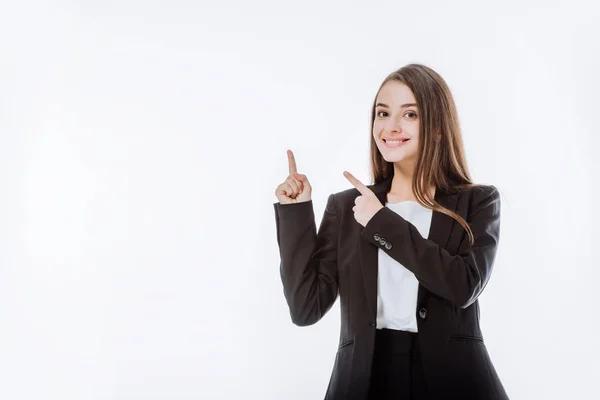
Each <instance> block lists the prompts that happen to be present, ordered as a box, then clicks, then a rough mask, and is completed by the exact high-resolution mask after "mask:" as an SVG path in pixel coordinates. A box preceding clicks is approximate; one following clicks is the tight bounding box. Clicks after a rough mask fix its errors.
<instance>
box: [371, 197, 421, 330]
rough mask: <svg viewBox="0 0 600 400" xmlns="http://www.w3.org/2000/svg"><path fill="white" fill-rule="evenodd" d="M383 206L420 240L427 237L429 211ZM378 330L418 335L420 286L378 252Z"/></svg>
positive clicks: (402, 205) (415, 206)
mask: <svg viewBox="0 0 600 400" xmlns="http://www.w3.org/2000/svg"><path fill="white" fill-rule="evenodd" d="M385 206H386V207H388V208H390V209H391V210H392V211H394V212H396V213H397V214H399V215H400V216H402V218H404V219H405V220H407V221H408V222H410V223H411V224H413V225H414V226H415V227H416V228H417V230H418V231H419V233H420V234H421V236H423V237H425V238H426V237H428V236H429V229H430V227H431V217H432V214H433V211H432V210H429V209H427V208H425V207H423V206H422V205H420V204H419V203H417V202H416V201H412V200H405V201H401V202H399V203H387V202H386V203H385ZM377 262H378V268H379V273H378V275H377V328H378V329H381V328H388V329H397V330H403V331H410V332H417V315H416V314H417V293H418V290H419V282H418V281H417V278H416V277H415V274H413V273H412V272H410V271H409V270H407V269H406V268H404V266H403V265H402V264H400V263H399V262H398V261H396V260H394V259H393V258H391V257H390V256H389V255H388V254H387V253H386V252H385V251H383V249H379V250H378V261H377Z"/></svg>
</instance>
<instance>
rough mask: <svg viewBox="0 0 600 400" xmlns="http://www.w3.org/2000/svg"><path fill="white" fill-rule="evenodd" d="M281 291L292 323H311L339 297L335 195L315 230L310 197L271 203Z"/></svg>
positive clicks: (321, 316) (325, 311)
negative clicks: (277, 248)
mask: <svg viewBox="0 0 600 400" xmlns="http://www.w3.org/2000/svg"><path fill="white" fill-rule="evenodd" d="M274 207H275V221H276V226H277V244H278V246H279V254H280V257H281V263H280V273H281V281H282V283H283V293H284V295H285V298H286V301H287V304H288V306H289V309H290V316H291V318H292V321H293V322H294V324H296V325H299V326H307V325H312V324H314V323H316V322H317V321H319V320H320V319H321V318H323V316H324V315H325V314H326V313H327V311H329V309H330V308H331V306H333V303H334V302H335V300H336V298H337V296H338V270H337V238H338V227H339V221H338V217H337V215H336V212H335V202H334V195H333V194H332V195H330V196H329V198H328V199H327V205H326V207H325V212H324V215H323V219H322V220H321V226H320V227H319V231H318V233H317V231H316V224H315V215H314V210H313V203H312V200H310V201H305V202H301V203H292V204H280V203H274Z"/></svg>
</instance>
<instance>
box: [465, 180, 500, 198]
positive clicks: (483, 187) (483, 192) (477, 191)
mask: <svg viewBox="0 0 600 400" xmlns="http://www.w3.org/2000/svg"><path fill="white" fill-rule="evenodd" d="M467 190H468V191H469V192H470V193H469V194H470V195H471V196H473V197H475V198H487V197H490V196H493V197H500V192H499V191H498V188H497V187H496V186H495V185H489V184H483V183H475V184H473V185H471V186H470V187H469V188H468V189H467Z"/></svg>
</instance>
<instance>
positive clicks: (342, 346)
mask: <svg viewBox="0 0 600 400" xmlns="http://www.w3.org/2000/svg"><path fill="white" fill-rule="evenodd" d="M352 344H354V339H352V340H347V341H345V342H344V343H342V344H341V345H340V347H338V351H340V350H342V349H343V348H345V347H348V346H350V345H352Z"/></svg>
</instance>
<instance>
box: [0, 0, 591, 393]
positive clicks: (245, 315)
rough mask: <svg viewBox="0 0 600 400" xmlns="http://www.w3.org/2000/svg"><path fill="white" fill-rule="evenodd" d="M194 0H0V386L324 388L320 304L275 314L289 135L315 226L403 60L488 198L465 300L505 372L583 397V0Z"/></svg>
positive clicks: (586, 269)
mask: <svg viewBox="0 0 600 400" xmlns="http://www.w3.org/2000/svg"><path fill="white" fill-rule="evenodd" d="M250 3H251V4H250ZM373 3H374V4H373ZM586 3H588V4H586ZM216 4H217V2H216V1H211V2H198V1H187V2H183V1H169V2H167V1H164V2H158V1H144V2H142V1H123V0H119V1H106V0H104V1H79V2H75V1H53V2H48V3H44V2H35V3H34V2H26V1H23V2H11V1H8V0H2V2H1V3H0V46H1V47H0V50H1V52H0V113H1V114H0V184H1V188H2V192H1V195H0V217H1V219H0V323H1V326H0V398H2V399H7V400H18V399H45V400H49V399H60V400H68V399H77V400H81V399H123V400H133V399H169V400H172V399H290V400H292V399H319V398H323V395H324V392H325V389H326V386H327V383H328V381H329V374H330V373H331V368H332V366H333V359H334V356H335V351H336V348H337V343H338V334H339V322H340V321H339V306H338V303H336V305H335V306H334V308H333V309H332V310H331V311H330V313H329V314H327V315H326V316H325V317H324V319H323V320H322V321H320V322H319V323H318V324H316V325H314V326H311V327H306V328H299V327H296V326H294V325H293V324H292V323H291V320H290V318H289V314H288V310H287V306H286V303H285V299H284V297H283V293H282V286H281V282H280V278H279V269H278V268H279V253H278V248H277V243H276V236H275V218H274V210H273V203H274V202H275V201H276V198H275V196H274V190H275V187H276V186H277V185H278V184H279V183H281V182H282V181H283V180H284V179H285V177H286V175H287V159H286V150H287V149H288V148H289V149H292V150H293V151H294V152H295V154H296V159H297V162H298V168H299V172H301V173H305V174H307V176H308V177H309V179H310V181H311V183H312V186H313V188H314V190H313V200H314V204H315V214H316V215H317V220H316V223H317V224H319V222H320V219H321V217H322V213H323V209H324V205H325V200H326V198H327V196H328V195H329V194H330V193H333V192H337V191H341V190H345V189H347V188H349V187H350V186H349V183H348V182H347V180H346V179H345V178H344V177H343V175H342V172H343V171H344V170H348V171H350V172H352V173H353V174H354V175H355V176H357V177H358V178H359V179H361V180H362V181H363V182H364V183H370V182H368V180H369V170H368V143H369V135H370V132H369V113H370V107H371V104H372V101H373V99H374V96H375V93H376V90H377V88H378V87H379V84H380V83H381V81H382V80H383V78H384V77H385V76H386V75H387V74H388V73H389V72H391V71H393V70H395V69H397V68H399V67H401V66H402V65H404V64H407V63H410V62H419V63H424V64H426V65H429V66H431V67H432V68H434V69H435V70H436V71H438V72H439V73H440V74H441V75H442V76H443V77H444V78H445V79H446V81H447V82H448V84H449V86H450V88H451V90H452V92H453V94H454V96H455V100H456V102H457V106H458V112H459V117H460V122H461V126H462V129H463V135H464V142H465V146H466V151H467V156H468V162H469V166H470V168H471V172H472V175H473V178H474V180H475V181H476V182H480V183H487V184H494V185H496V186H497V187H498V188H499V189H500V191H501V193H502V227H501V242H500V248H499V250H498V256H497V261H496V265H495V269H494V273H493V275H492V279H491V281H490V283H489V285H488V286H487V288H486V290H485V292H484V293H483V295H482V296H481V298H480V299H481V307H482V315H481V325H482V329H483V332H484V337H485V339H486V343H487V346H488V349H489V351H490V354H491V357H492V360H493V362H494V364H495V366H496V369H497V371H498V373H499V375H500V377H501V379H502V381H503V383H504V385H505V387H506V390H507V392H508V393H509V395H510V396H511V399H545V400H550V399H566V398H577V399H591V398H598V397H597V396H598V389H597V385H598V379H600V345H599V344H598V337H599V336H600V335H599V333H600V332H599V323H598V319H599V315H600V312H598V309H597V306H598V304H600V295H599V294H598V291H597V287H598V286H597V285H598V279H599V278H600V273H599V272H598V271H599V269H598V268H600V265H599V263H598V259H597V258H598V257H597V254H596V251H597V248H598V236H597V235H598V230H597V226H598V222H599V221H598V214H597V211H596V210H595V208H596V207H597V203H598V188H597V186H595V185H597V183H598V174H597V172H598V153H597V149H598V145H599V144H600V143H599V140H598V128H599V125H600V124H599V122H598V107H599V105H600V104H599V101H598V91H599V89H600V79H599V78H598V71H600V56H599V54H600V51H599V50H600V48H599V47H600V46H599V41H598V37H600V30H599V28H598V27H597V20H598V16H599V13H598V11H597V10H594V9H592V8H591V4H593V2H578V1H568V2H566V1H565V2H562V4H561V3H559V2H556V1H535V2H533V1H529V2H527V1H518V2H517V1H502V2H495V3H494V4H493V5H487V3H486V5H485V6H483V5H482V3H481V2H475V1H473V2H469V3H467V2H443V1H437V2H428V3H427V4H425V2H401V1H379V2H376V3H375V2H372V3H371V2H369V3H367V2H357V1H354V2H341V1H340V2H325V3H317V2H312V3H307V2H276V1H272V2H270V3H267V2H242V1H238V2H236V3H233V2H220V5H219V6H217V5H216Z"/></svg>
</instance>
